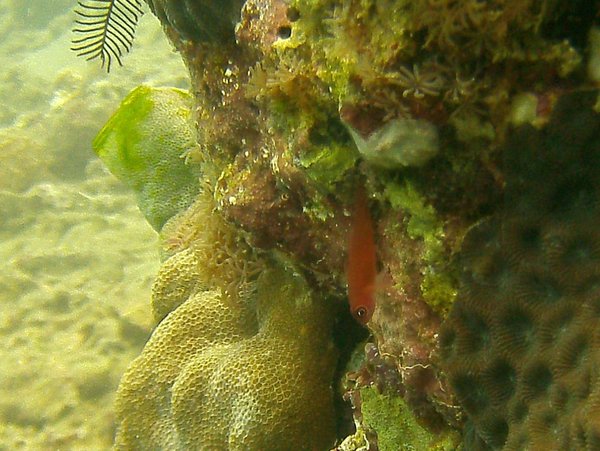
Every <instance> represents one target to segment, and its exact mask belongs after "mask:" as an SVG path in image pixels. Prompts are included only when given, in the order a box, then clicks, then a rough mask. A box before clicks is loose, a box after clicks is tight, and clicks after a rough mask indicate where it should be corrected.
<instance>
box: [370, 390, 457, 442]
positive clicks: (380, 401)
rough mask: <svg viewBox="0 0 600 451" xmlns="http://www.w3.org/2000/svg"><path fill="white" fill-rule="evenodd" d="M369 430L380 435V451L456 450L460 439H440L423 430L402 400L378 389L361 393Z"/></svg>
mask: <svg viewBox="0 0 600 451" xmlns="http://www.w3.org/2000/svg"><path fill="white" fill-rule="evenodd" d="M360 397H361V401H362V404H361V412H362V415H363V423H364V425H365V426H367V427H369V428H371V429H373V430H375V431H377V445H378V449H379V450H380V451H433V450H436V451H442V450H447V451H450V450H454V449H456V445H457V439H458V437H457V436H456V435H458V434H456V435H454V434H448V435H442V436H439V435H437V434H434V433H432V432H429V431H428V430H427V429H425V428H424V427H422V426H421V425H420V424H419V423H418V422H417V420H416V419H415V417H414V415H413V413H412V412H411V410H410V409H409V408H408V406H407V405H406V403H405V402H404V400H403V399H402V398H401V397H400V396H391V395H388V394H381V393H378V392H377V389H376V388H375V387H368V388H363V389H361V390H360Z"/></svg>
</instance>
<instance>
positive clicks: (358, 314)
mask: <svg viewBox="0 0 600 451" xmlns="http://www.w3.org/2000/svg"><path fill="white" fill-rule="evenodd" d="M354 314H355V315H356V317H357V318H364V317H365V316H367V309H366V308H365V307H358V308H357V309H356V311H355V312H354Z"/></svg>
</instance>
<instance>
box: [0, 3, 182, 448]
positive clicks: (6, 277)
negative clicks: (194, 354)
mask: <svg viewBox="0 0 600 451" xmlns="http://www.w3.org/2000/svg"><path fill="white" fill-rule="evenodd" d="M75 3H76V2H74V1H73V0H36V1H32V2H22V1H16V0H1V1H0V13H1V14H0V17H1V18H0V59H1V60H2V62H1V66H2V67H3V70H2V71H0V99H1V100H0V103H1V104H2V105H3V107H2V108H1V109H0V212H2V213H1V214H0V236H1V240H0V343H2V346H1V347H0V361H1V362H2V365H1V367H0V450H4V449H6V450H15V449H27V450H46V449H48V450H57V449H63V450H71V449H85V450H101V449H109V448H110V446H111V444H112V440H113V433H114V415H113V399H114V393H115V389H116V387H117V384H118V381H119V378H120V376H121V374H122V372H123V370H124V369H125V367H126V366H127V365H128V364H129V362H130V361H131V360H132V359H133V358H134V357H135V356H136V355H137V354H138V353H139V351H140V349H141V348H142V346H143V344H144V342H145V340H146V338H147V336H148V334H149V330H150V318H149V312H150V310H149V308H147V305H148V302H149V293H150V287H151V283H152V279H153V276H154V274H155V273H156V270H157V268H158V253H157V236H156V234H155V232H154V231H153V230H152V229H151V227H150V226H149V225H148V224H147V223H146V221H145V220H144V219H143V217H142V215H141V213H140V212H139V210H138V209H137V207H136V206H135V200H134V199H133V196H132V195H131V194H130V193H129V192H128V191H127V190H126V189H125V188H124V187H123V186H122V185H121V184H120V182H118V181H117V180H116V179H115V178H114V177H113V176H112V175H110V174H109V173H108V172H107V171H106V170H105V169H104V167H103V166H102V164H101V163H100V162H99V161H98V160H97V158H96V157H95V156H94V154H93V152H92V148H91V140H92V139H93V137H94V135H95V133H96V132H97V131H98V130H99V129H100V128H101V127H102V125H103V124H104V123H105V121H106V119H107V118H108V117H109V116H110V114H111V113H112V112H113V111H114V109H115V108H116V107H117V106H118V104H119V102H120V100H121V99H122V98H123V97H124V96H125V95H126V94H127V93H128V92H129V91H130V90H131V89H133V88H134V87H136V86H138V85H140V84H142V83H147V84H151V85H168V86H179V87H186V85H187V80H186V71H185V69H184V67H183V65H182V64H181V62H180V59H179V57H178V56H177V55H176V54H175V53H173V52H172V51H171V49H170V47H169V45H168V44H167V43H166V41H165V38H164V35H163V33H162V31H161V29H160V26H159V24H158V22H157V20H156V19H155V18H154V17H153V16H152V15H151V14H146V15H145V16H144V17H143V18H142V20H141V23H140V26H139V29H138V34H137V37H136V42H135V51H134V52H133V53H132V54H131V55H128V56H127V57H126V58H125V60H124V61H125V67H124V68H118V67H115V68H114V70H112V71H111V73H110V75H107V74H106V73H105V72H104V71H102V70H101V69H100V67H99V64H97V62H91V63H86V62H84V61H83V60H81V59H79V58H77V57H76V56H75V55H74V54H73V52H71V51H70V50H69V47H70V40H71V38H72V35H71V28H72V21H73V18H74V15H73V11H72V9H73V7H74V5H75Z"/></svg>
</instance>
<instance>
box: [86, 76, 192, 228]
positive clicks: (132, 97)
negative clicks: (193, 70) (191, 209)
mask: <svg viewBox="0 0 600 451" xmlns="http://www.w3.org/2000/svg"><path fill="white" fill-rule="evenodd" d="M192 103H193V99H192V97H191V95H190V94H189V93H188V92H186V91H182V90H181V89H175V88H152V87H149V86H139V87H137V88H136V89H134V90H133V91H131V93H129V95H128V96H127V97H126V98H125V100H123V102H122V103H121V105H120V106H119V109H118V110H117V111H116V112H115V113H114V114H113V116H112V117H111V118H110V119H109V121H108V122H107V123H106V125H105V126H104V127H103V128H102V130H101V131H100V133H98V135H97V136H96V138H95V139H94V142H93V147H94V151H95V152H96V154H98V156H99V157H100V159H101V160H102V161H103V162H104V164H105V165H106V166H107V167H108V169H109V170H110V171H111V172H112V173H113V174H114V175H115V176H116V177H117V178H119V179H120V180H121V181H123V182H124V183H126V184H127V185H128V186H129V187H131V188H132V189H133V190H134V191H135V193H136V195H137V200H138V206H139V208H140V210H141V211H142V213H143V214H144V216H145V217H146V219H147V220H148V222H149V223H150V225H152V227H153V228H154V229H155V230H160V229H161V228H162V226H163V225H164V223H165V222H166V221H167V220H168V219H169V218H171V217H172V216H174V215H175V214H177V213H178V212H180V211H183V210H185V209H186V208H187V207H188V206H189V205H190V204H191V203H192V201H193V200H194V199H195V197H196V195H197V194H198V191H199V182H198V177H199V175H200V171H199V170H198V168H194V167H192V166H191V165H188V164H186V160H185V155H187V154H188V153H189V151H191V150H192V149H193V148H194V147H195V146H196V132H195V128H194V120H193V115H192Z"/></svg>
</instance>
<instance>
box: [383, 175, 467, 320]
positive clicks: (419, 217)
mask: <svg viewBox="0 0 600 451" xmlns="http://www.w3.org/2000/svg"><path fill="white" fill-rule="evenodd" d="M385 195H386V197H387V198H388V200H389V202H390V204H391V205H392V207H393V208H395V209H399V210H401V211H403V212H404V213H405V214H406V215H407V217H408V219H407V221H406V231H407V233H408V235H409V237H410V238H411V239H413V240H418V241H420V242H421V243H422V244H423V253H422V259H423V263H424V267H423V281H422V283H421V292H422V294H423V298H424V299H425V301H426V302H427V303H428V304H429V305H430V306H431V307H432V308H433V309H434V310H436V311H437V312H439V313H441V314H443V315H445V314H446V312H447V311H448V309H449V308H450V306H451V305H452V302H453V300H454V297H455V296H456V287H455V284H454V280H453V277H452V276H451V274H450V273H449V272H448V261H449V255H448V252H447V251H446V250H445V248H444V229H443V224H442V222H441V221H440V219H439V218H438V217H437V215H436V212H435V209H434V208H433V207H432V206H431V205H428V204H426V203H425V199H424V198H423V196H422V195H421V194H420V193H419V192H418V191H417V189H416V188H415V186H414V185H413V184H411V183H410V182H409V181H406V182H404V183H402V184H399V183H395V182H390V183H388V184H387V185H386V188H385Z"/></svg>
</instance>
